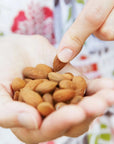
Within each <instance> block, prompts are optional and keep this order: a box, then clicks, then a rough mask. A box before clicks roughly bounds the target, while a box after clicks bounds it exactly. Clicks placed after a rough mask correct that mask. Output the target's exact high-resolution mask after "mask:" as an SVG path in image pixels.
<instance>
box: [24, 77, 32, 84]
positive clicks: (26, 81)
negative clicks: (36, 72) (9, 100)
mask: <svg viewBox="0 0 114 144" xmlns="http://www.w3.org/2000/svg"><path fill="white" fill-rule="evenodd" d="M24 81H25V83H26V84H27V83H28V82H29V81H32V80H31V79H27V78H26V79H24Z"/></svg>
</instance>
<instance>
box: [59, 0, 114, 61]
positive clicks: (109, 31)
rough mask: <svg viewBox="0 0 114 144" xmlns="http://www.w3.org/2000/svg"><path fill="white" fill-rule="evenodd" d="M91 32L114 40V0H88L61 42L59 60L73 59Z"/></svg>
mask: <svg viewBox="0 0 114 144" xmlns="http://www.w3.org/2000/svg"><path fill="white" fill-rule="evenodd" d="M91 34H94V35H95V36H96V37H97V38H99V39H101V40H106V41H113V40H114V0H88V2H87V3H86V4H85V6H84V8H83V10H82V11H81V13H80V14H79V16H78V17H77V18H76V20H75V22H74V23H73V24H72V25H71V26H70V28H69V29H68V30H67V32H66V33H65V34H64V36H63V38H62V40H61V42H60V45H59V47H58V51H57V56H58V58H59V60H60V61H62V62H65V63H67V62H69V61H71V60H72V59H73V58H74V57H75V56H77V55H78V53H79V52H80V51H81V49H82V47H83V44H84V43H85V41H86V39H87V38H88V37H89V36H90V35H91Z"/></svg>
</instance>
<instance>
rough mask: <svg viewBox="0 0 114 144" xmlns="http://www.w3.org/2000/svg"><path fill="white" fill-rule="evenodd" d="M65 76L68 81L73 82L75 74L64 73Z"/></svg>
mask: <svg viewBox="0 0 114 144" xmlns="http://www.w3.org/2000/svg"><path fill="white" fill-rule="evenodd" d="M63 76H64V77H65V78H66V79H68V80H72V79H73V74H72V73H70V72H69V73H64V74H63Z"/></svg>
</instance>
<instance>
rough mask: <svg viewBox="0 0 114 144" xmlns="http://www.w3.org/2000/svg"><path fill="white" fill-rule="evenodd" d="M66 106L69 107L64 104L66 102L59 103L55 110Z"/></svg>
mask: <svg viewBox="0 0 114 144" xmlns="http://www.w3.org/2000/svg"><path fill="white" fill-rule="evenodd" d="M65 105H67V104H66V103H64V102H59V103H57V104H56V105H55V109H56V110H58V109H60V108H61V107H63V106H65Z"/></svg>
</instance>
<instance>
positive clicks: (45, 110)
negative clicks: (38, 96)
mask: <svg viewBox="0 0 114 144" xmlns="http://www.w3.org/2000/svg"><path fill="white" fill-rule="evenodd" d="M37 110H38V111H39V113H40V114H41V115H42V116H48V115H49V114H50V113H52V112H53V111H54V107H53V105H51V104H50V103H48V102H42V103H40V104H39V105H38V106H37Z"/></svg>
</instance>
